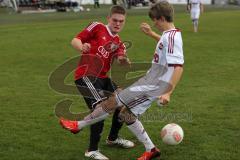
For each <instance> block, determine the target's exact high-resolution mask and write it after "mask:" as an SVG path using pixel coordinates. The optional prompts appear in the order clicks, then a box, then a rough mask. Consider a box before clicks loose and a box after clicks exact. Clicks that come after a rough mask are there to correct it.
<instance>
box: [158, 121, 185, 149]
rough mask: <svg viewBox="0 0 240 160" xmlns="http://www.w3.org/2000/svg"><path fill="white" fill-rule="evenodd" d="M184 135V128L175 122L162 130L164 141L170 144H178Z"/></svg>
mask: <svg viewBox="0 0 240 160" xmlns="http://www.w3.org/2000/svg"><path fill="white" fill-rule="evenodd" d="M183 136H184V133H183V129H182V128H181V127H180V126H179V125H177V124H175V123H170V124H167V125H166V126H164V127H163V128H162V130H161V138H162V141H163V142H164V143H165V144H168V145H177V144H179V143H181V142H182V140H183Z"/></svg>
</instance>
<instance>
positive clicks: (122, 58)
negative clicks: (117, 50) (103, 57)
mask: <svg viewBox="0 0 240 160" xmlns="http://www.w3.org/2000/svg"><path fill="white" fill-rule="evenodd" d="M117 61H118V63H119V64H121V65H128V66H131V61H130V60H129V59H128V58H127V57H126V56H118V58H117Z"/></svg>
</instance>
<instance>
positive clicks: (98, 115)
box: [78, 107, 109, 129]
mask: <svg viewBox="0 0 240 160" xmlns="http://www.w3.org/2000/svg"><path fill="white" fill-rule="evenodd" d="M108 116H109V114H108V113H107V112H106V111H105V110H103V109H102V107H98V108H96V109H94V111H93V112H92V113H90V114H89V115H87V116H86V117H84V119H83V120H81V121H78V129H82V128H83V127H86V126H89V125H92V124H94V123H97V122H100V121H102V120H104V119H106V118H107V117H108Z"/></svg>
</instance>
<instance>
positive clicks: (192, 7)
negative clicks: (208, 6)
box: [188, 0, 203, 32]
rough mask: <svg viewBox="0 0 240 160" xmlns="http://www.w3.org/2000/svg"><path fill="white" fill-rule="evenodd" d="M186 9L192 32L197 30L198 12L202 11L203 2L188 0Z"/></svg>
mask: <svg viewBox="0 0 240 160" xmlns="http://www.w3.org/2000/svg"><path fill="white" fill-rule="evenodd" d="M188 9H189V11H190V13H191V19H192V23H193V29H194V32H198V21H199V17H200V13H202V12H203V4H202V2H201V0H189V4H188Z"/></svg>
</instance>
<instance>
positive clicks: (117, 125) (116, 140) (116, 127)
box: [105, 78, 134, 148]
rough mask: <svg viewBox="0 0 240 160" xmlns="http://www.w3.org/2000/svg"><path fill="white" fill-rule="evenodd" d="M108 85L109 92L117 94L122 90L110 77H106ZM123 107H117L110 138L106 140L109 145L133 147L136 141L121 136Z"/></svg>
mask: <svg viewBox="0 0 240 160" xmlns="http://www.w3.org/2000/svg"><path fill="white" fill-rule="evenodd" d="M106 81H107V82H106V85H107V87H106V88H105V89H106V90H107V91H109V92H115V94H117V93H118V92H120V90H121V89H120V88H119V87H118V86H117V85H116V84H115V83H114V82H113V81H112V80H111V79H110V78H108V79H106ZM120 111H121V108H120V107H119V108H117V109H116V110H115V112H114V114H113V117H112V125H111V129H110V132H109V135H108V138H107V140H106V143H107V144H108V145H116V146H121V147H123V148H132V147H134V143H133V142H131V141H129V140H126V139H123V138H122V137H119V135H118V134H119V131H120V129H121V128H122V125H123V123H124V122H123V121H121V120H120V119H119V114H120Z"/></svg>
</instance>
